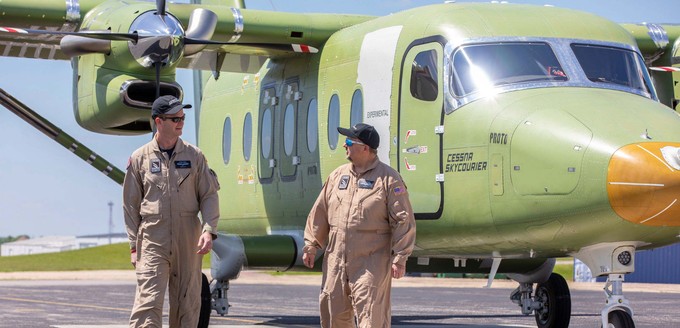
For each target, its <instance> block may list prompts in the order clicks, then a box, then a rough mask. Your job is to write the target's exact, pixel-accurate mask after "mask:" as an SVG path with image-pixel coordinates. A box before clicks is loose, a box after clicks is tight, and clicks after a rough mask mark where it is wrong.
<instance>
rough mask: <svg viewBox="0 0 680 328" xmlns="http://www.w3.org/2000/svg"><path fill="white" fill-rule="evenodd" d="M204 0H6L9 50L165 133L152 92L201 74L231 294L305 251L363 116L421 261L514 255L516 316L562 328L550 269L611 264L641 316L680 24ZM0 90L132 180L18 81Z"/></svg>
mask: <svg viewBox="0 0 680 328" xmlns="http://www.w3.org/2000/svg"><path fill="white" fill-rule="evenodd" d="M203 2H204V4H172V3H169V4H166V3H165V1H162V0H159V1H157V2H156V3H153V2H146V1H129V0H126V1H122V0H111V1H97V0H69V1H66V2H64V1H63V0H2V1H1V2H0V26H2V27H0V54H2V55H3V56H9V57H25V58H35V59H56V60H70V61H71V63H72V66H73V68H74V78H73V83H74V90H75V92H74V114H75V117H76V120H77V122H78V123H79V124H80V125H81V126H82V127H84V128H85V129H87V130H90V131H94V132H98V133H102V134H112V135H140V134H147V133H149V132H151V131H152V126H151V124H150V120H149V116H150V113H149V109H150V105H151V103H152V102H153V100H154V99H155V98H156V97H157V96H158V95H165V94H173V95H176V96H178V97H182V96H183V94H184V90H183V88H182V86H181V85H179V84H178V83H177V82H176V81H175V76H176V75H175V74H176V70H177V69H178V68H187V69H193V70H202V71H204V72H206V73H207V74H205V78H203V79H200V81H199V85H200V87H201V88H202V92H201V93H202V98H201V110H200V112H199V113H197V115H198V117H199V122H198V140H199V146H200V147H201V148H202V149H203V150H204V152H205V153H206V155H207V156H208V159H209V162H210V163H211V166H212V168H213V169H214V170H215V171H216V172H217V173H218V175H219V178H220V183H221V186H222V188H221V190H220V199H221V202H222V207H221V208H222V211H223V212H222V213H221V214H222V219H221V221H220V230H221V231H224V232H225V233H224V234H222V235H221V236H220V238H218V239H217V242H216V245H215V248H214V253H213V255H212V261H213V262H212V270H213V271H212V276H213V278H214V281H213V283H212V284H211V290H212V295H213V307H214V309H215V310H216V311H217V312H218V313H220V314H227V312H228V302H227V291H228V286H229V281H230V280H233V279H236V278H237V276H238V273H239V272H240V271H241V270H242V269H243V268H244V267H245V268H276V269H278V270H290V269H297V268H300V267H301V252H300V250H301V248H302V246H303V241H302V229H303V227H304V223H305V219H306V216H307V213H308V210H309V208H310V207H311V204H312V202H313V201H314V199H315V198H316V197H317V195H318V192H319V190H320V188H321V186H322V183H323V181H324V179H325V177H326V176H327V175H328V174H329V173H330V172H331V171H332V170H333V169H334V168H336V167H337V166H339V165H340V164H342V163H344V162H345V158H344V157H345V156H344V150H343V149H342V146H341V145H342V140H341V139H340V138H339V135H338V133H337V130H336V127H338V126H348V125H353V124H355V123H358V122H366V123H369V124H372V125H374V126H376V127H377V128H378V130H379V132H380V134H381V140H382V145H381V147H380V149H379V156H380V158H381V160H382V161H384V162H387V163H390V164H391V165H392V166H393V167H394V168H396V169H397V170H399V172H400V173H401V174H402V176H403V178H404V179H405V181H406V183H407V185H408V190H409V194H410V196H411V201H412V202H413V207H414V210H415V212H416V219H417V220H418V221H417V230H418V235H417V241H416V246H417V247H416V250H415V251H414V254H413V257H412V258H411V259H410V260H409V262H408V270H409V271H410V272H474V273H488V274H489V275H490V279H489V284H490V283H491V280H492V279H493V277H494V276H495V274H496V273H506V274H508V275H509V277H511V278H512V279H513V280H515V281H517V282H518V284H519V286H518V288H517V289H516V290H515V291H514V292H513V293H512V295H510V298H511V300H512V301H513V302H515V303H516V304H518V305H519V306H520V309H521V311H522V313H524V314H527V315H529V314H534V315H535V318H536V323H537V325H538V326H539V327H567V326H568V325H569V319H570V316H571V297H570V294H569V288H568V285H567V284H566V282H565V280H564V279H563V278H562V277H561V276H560V275H558V274H555V273H552V269H553V267H554V264H555V258H557V257H564V256H574V257H576V258H578V259H580V260H582V261H583V262H585V263H586V264H587V265H588V266H589V268H590V269H591V271H592V272H593V273H594V274H595V275H597V276H607V277H608V281H607V283H606V286H605V290H606V292H607V293H606V305H605V306H604V307H603V309H602V311H601V314H602V315H601V320H600V321H601V323H602V325H603V326H605V327H607V326H609V327H632V326H634V321H633V314H634V313H633V308H632V305H630V304H629V303H628V301H627V300H626V298H625V297H624V295H623V287H622V286H623V279H624V275H625V274H626V273H630V272H633V271H634V267H635V251H636V250H642V249H651V248H655V247H660V246H664V245H668V244H672V243H675V242H677V241H678V236H679V235H680V204H677V203H678V197H677V195H678V192H679V191H680V117H679V116H678V114H677V113H676V112H675V111H674V108H677V107H678V99H677V98H680V96H679V94H680V89H678V86H677V84H678V82H679V80H680V76H678V73H673V71H674V70H676V68H675V67H673V65H676V66H678V64H679V63H680V46H679V41H678V39H679V38H680V26H673V25H654V24H640V25H634V24H622V25H621V24H617V23H614V22H611V21H609V20H606V19H604V18H601V17H598V16H595V15H591V14H588V13H583V12H578V11H573V10H567V9H560V8H555V7H541V6H529V5H515V4H506V3H487V4H466V3H442V4H439V5H432V6H425V7H420V8H415V9H411V10H406V11H403V12H400V13H395V14H392V15H389V16H385V17H371V16H361V15H335V14H296V13H279V12H269V11H261V10H251V9H247V8H246V6H245V4H244V3H243V2H242V1H203ZM210 3H215V4H210ZM225 3H228V4H225ZM648 69H650V70H651V72H652V73H651V74H650V71H649V70H648ZM657 71H660V72H657ZM0 103H2V104H3V105H4V106H5V107H7V108H9V109H10V110H11V111H13V112H15V113H16V114H17V115H19V116H20V117H22V118H24V119H25V120H26V121H28V122H29V123H31V124H32V125H33V126H34V127H36V128H38V129H39V130H40V131H42V132H44V133H46V134H47V135H49V136H50V137H52V138H54V139H55V140H56V141H58V142H59V143H60V144H62V145H63V146H65V147H66V148H69V149H70V150H71V151H73V152H74V153H75V154H76V155H78V156H80V157H82V158H83V159H86V160H88V162H90V163H91V164H92V165H93V166H95V167H96V168H97V169H99V170H101V171H102V172H104V173H105V174H107V175H108V176H110V177H111V178H112V179H113V180H115V181H117V182H120V180H121V177H122V172H120V170H118V169H116V168H115V167H113V166H112V165H110V164H109V163H108V162H106V161H105V160H104V159H102V158H101V157H98V156H97V155H96V154H94V153H93V152H92V151H90V150H89V149H87V148H86V147H84V146H82V145H81V144H80V143H78V142H77V141H75V140H73V139H72V138H70V137H69V136H67V135H65V134H64V133H63V132H62V131H61V130H59V128H58V127H56V126H54V125H52V124H51V123H49V122H47V121H46V120H44V119H42V117H40V115H38V114H37V113H36V112H34V111H32V110H31V109H29V108H27V107H26V106H25V105H23V104H22V102H21V100H20V99H16V98H14V97H12V96H11V95H9V94H7V93H6V92H0Z"/></svg>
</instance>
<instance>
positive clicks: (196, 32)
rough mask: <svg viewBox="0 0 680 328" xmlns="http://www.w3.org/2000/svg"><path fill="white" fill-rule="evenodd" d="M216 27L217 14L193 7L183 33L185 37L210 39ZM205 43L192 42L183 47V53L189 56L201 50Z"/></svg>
mask: <svg viewBox="0 0 680 328" xmlns="http://www.w3.org/2000/svg"><path fill="white" fill-rule="evenodd" d="M216 27H217V14H215V13H214V12H212V11H210V10H207V9H203V8H198V9H194V10H193V11H192V12H191V16H189V25H188V27H187V31H186V33H185V38H186V39H192V40H210V39H211V38H212V36H213V34H214V33H215V28H216ZM205 46H206V44H194V45H189V46H185V47H184V55H185V56H191V55H193V54H196V53H199V52H201V50H203V49H204V48H205Z"/></svg>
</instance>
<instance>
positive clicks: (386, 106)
mask: <svg viewBox="0 0 680 328" xmlns="http://www.w3.org/2000/svg"><path fill="white" fill-rule="evenodd" d="M401 30H402V26H392V27H387V28H383V29H379V30H377V31H375V32H371V33H368V34H366V36H364V41H363V42H362V43H361V53H360V54H359V65H358V68H357V83H358V84H359V85H361V87H362V89H363V97H364V123H366V124H370V125H373V126H374V127H375V128H376V130H378V134H379V135H380V147H378V157H379V158H380V160H381V161H382V162H383V163H389V162H390V159H389V154H390V144H391V142H390V117H391V116H392V107H391V102H390V100H391V96H392V76H393V74H394V54H395V52H396V50H397V41H399V35H400V34H401Z"/></svg>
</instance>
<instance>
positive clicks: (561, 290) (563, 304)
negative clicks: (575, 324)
mask: <svg viewBox="0 0 680 328" xmlns="http://www.w3.org/2000/svg"><path fill="white" fill-rule="evenodd" d="M534 299H535V300H536V301H538V302H540V303H541V305H543V306H542V308H541V309H538V310H535V311H534V316H535V317H536V324H537V325H538V327H539V328H567V327H569V320H570V319H571V294H570V293H569V286H568V285H567V282H566V281H565V280H564V278H562V276H560V275H559V274H557V273H552V274H550V278H548V281H546V282H544V283H540V284H538V285H537V286H536V293H535V294H534Z"/></svg>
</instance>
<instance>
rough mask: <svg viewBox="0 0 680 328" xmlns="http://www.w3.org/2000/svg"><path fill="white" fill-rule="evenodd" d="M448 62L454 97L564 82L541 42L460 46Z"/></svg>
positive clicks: (562, 75)
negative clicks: (505, 88)
mask: <svg viewBox="0 0 680 328" xmlns="http://www.w3.org/2000/svg"><path fill="white" fill-rule="evenodd" d="M450 62H451V63H452V64H451V65H453V69H452V70H451V72H453V74H451V76H450V77H449V78H450V83H449V86H450V88H451V92H452V93H453V94H454V95H455V96H457V97H463V96H466V95H468V94H471V93H473V92H489V91H491V90H493V89H494V88H495V87H498V86H503V85H507V84H518V83H533V82H545V81H566V80H567V75H566V74H565V72H564V70H562V66H561V65H560V63H559V61H558V60H557V57H556V56H555V53H554V52H553V51H552V49H551V48H550V46H549V45H548V44H546V43H542V42H510V43H497V44H474V45H468V46H463V47H461V48H459V49H457V50H456V51H454V53H453V55H452V60H451V61H450Z"/></svg>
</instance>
